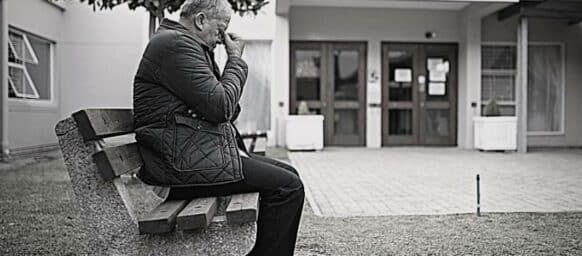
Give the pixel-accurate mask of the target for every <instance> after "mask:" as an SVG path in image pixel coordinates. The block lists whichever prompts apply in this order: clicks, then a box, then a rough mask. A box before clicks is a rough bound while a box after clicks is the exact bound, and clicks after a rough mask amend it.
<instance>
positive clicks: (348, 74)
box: [289, 42, 366, 146]
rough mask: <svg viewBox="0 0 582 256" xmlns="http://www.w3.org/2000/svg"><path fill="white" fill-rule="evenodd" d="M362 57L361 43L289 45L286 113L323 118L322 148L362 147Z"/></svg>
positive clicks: (363, 55) (364, 47)
mask: <svg viewBox="0 0 582 256" xmlns="http://www.w3.org/2000/svg"><path fill="white" fill-rule="evenodd" d="M365 56H366V46H365V44H364V43H335V42H334V43H323V42H292V43H291V70H290V71H291V91H290V104H289V105H290V106H289V107H290V109H289V111H290V113H291V114H296V113H297V109H298V107H299V104H300V103H301V102H302V101H304V102H305V103H306V104H307V106H308V107H309V109H310V110H311V111H312V112H313V113H315V114H321V115H323V116H324V117H325V119H324V144H325V145H328V146H329V145H335V146H340V145H341V146H364V145H365V122H366V118H365V114H366V112H365V110H366V109H365V100H366V98H365V96H366V94H365V85H366V75H365V74H366V71H365V67H366V64H365Z"/></svg>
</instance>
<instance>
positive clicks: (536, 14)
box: [497, 0, 582, 25]
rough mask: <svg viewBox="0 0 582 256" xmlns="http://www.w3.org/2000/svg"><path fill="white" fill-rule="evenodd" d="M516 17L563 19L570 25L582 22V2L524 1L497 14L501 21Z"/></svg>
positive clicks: (569, 0) (554, 0) (571, 0)
mask: <svg viewBox="0 0 582 256" xmlns="http://www.w3.org/2000/svg"><path fill="white" fill-rule="evenodd" d="M514 15H518V16H520V17H524V18H548V19H561V20H564V21H567V22H568V24H570V25H573V24H578V23H580V22H582V1H580V0H522V1H520V2H519V3H515V4H513V5H510V6H508V7H506V8H504V9H502V10H500V11H499V12H498V13H497V18H498V19H499V20H505V19H508V18H510V17H512V16H514Z"/></svg>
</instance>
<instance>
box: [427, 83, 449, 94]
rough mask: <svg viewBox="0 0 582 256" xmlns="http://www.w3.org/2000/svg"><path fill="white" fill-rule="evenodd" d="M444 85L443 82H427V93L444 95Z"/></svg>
mask: <svg viewBox="0 0 582 256" xmlns="http://www.w3.org/2000/svg"><path fill="white" fill-rule="evenodd" d="M445 93H446V86H445V83H438V82H437V83H435V82H430V83H428V95H445Z"/></svg>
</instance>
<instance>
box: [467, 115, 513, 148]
mask: <svg viewBox="0 0 582 256" xmlns="http://www.w3.org/2000/svg"><path fill="white" fill-rule="evenodd" d="M473 121H474V123H475V134H474V135H475V148H477V149H481V150H516V149H517V117H514V116H478V117H474V118H473Z"/></svg>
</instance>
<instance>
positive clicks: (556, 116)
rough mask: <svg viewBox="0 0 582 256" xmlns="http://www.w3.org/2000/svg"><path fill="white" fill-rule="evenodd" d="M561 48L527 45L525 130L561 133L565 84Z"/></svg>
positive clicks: (558, 46)
mask: <svg viewBox="0 0 582 256" xmlns="http://www.w3.org/2000/svg"><path fill="white" fill-rule="evenodd" d="M562 65H563V54H562V47H561V45H555V44H553V45H530V47H529V53H528V68H527V70H528V74H527V81H528V89H527V99H528V100H527V130H528V131H530V132H535V133H539V132H541V133H545V132H558V133H559V132H562V120H563V108H562V107H563V101H564V98H563V97H564V94H563V93H564V81H563V78H564V77H563V70H564V67H563V66H562Z"/></svg>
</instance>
